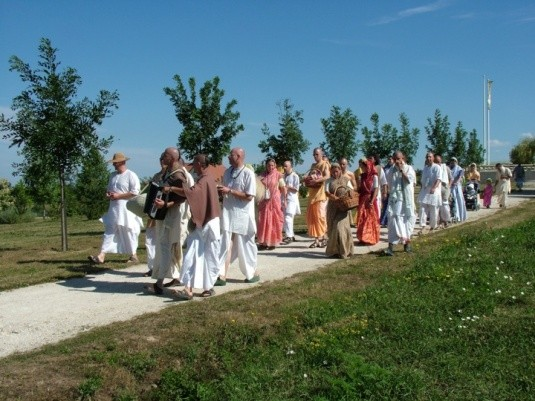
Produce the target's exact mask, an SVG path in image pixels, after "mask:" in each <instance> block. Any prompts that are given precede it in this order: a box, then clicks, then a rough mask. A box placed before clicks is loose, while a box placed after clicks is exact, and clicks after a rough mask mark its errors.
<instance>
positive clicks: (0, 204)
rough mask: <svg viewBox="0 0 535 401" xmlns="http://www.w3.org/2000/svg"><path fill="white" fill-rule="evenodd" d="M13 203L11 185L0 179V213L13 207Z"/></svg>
mask: <svg viewBox="0 0 535 401" xmlns="http://www.w3.org/2000/svg"><path fill="white" fill-rule="evenodd" d="M13 201H14V199H13V193H12V188H11V184H10V183H9V181H8V180H6V179H5V178H0V211H2V210H5V209H7V208H9V207H11V206H13Z"/></svg>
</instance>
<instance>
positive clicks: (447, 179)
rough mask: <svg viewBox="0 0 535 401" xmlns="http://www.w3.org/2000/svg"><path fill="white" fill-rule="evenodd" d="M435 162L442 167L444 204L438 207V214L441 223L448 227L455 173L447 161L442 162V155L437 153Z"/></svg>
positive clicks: (442, 196) (441, 180)
mask: <svg viewBox="0 0 535 401" xmlns="http://www.w3.org/2000/svg"><path fill="white" fill-rule="evenodd" d="M435 163H436V164H437V165H438V166H439V168H440V183H441V184H440V185H441V188H440V195H441V198H442V204H441V205H440V206H439V208H438V215H439V218H440V223H442V224H443V225H444V228H446V227H447V226H448V225H449V223H450V221H451V210H450V185H451V181H452V180H453V175H452V174H451V170H450V168H449V167H448V166H447V165H446V163H442V156H440V155H435Z"/></svg>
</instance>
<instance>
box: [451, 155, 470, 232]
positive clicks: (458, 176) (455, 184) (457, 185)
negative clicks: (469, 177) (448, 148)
mask: <svg viewBox="0 0 535 401" xmlns="http://www.w3.org/2000/svg"><path fill="white" fill-rule="evenodd" d="M450 169H451V174H452V176H453V180H452V181H451V186H450V190H451V197H452V198H453V205H454V214H455V219H456V220H457V221H458V222H461V221H465V220H466V204H465V203H464V195H463V179H464V169H463V168H462V167H461V166H459V162H458V161H457V158H456V157H452V158H451V159H450Z"/></svg>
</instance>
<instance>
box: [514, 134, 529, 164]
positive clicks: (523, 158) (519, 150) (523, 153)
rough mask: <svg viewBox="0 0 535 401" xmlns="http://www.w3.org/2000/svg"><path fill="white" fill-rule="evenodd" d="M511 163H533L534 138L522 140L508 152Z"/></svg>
mask: <svg viewBox="0 0 535 401" xmlns="http://www.w3.org/2000/svg"><path fill="white" fill-rule="evenodd" d="M509 157H510V158H511V163H514V164H518V163H521V164H533V163H535V138H524V139H522V140H521V141H520V142H519V143H518V144H517V145H515V146H514V147H513V148H512V149H511V151H510V152H509Z"/></svg>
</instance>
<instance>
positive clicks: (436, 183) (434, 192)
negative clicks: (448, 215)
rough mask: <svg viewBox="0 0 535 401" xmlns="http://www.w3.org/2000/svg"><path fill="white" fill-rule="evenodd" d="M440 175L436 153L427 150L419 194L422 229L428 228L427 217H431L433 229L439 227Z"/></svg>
mask: <svg viewBox="0 0 535 401" xmlns="http://www.w3.org/2000/svg"><path fill="white" fill-rule="evenodd" d="M440 175H441V174H440V167H439V166H438V164H435V155H434V154H433V153H432V152H427V154H426V155H425V165H424V169H423V170H422V182H421V184H422V189H421V190H420V194H419V195H418V202H419V203H420V227H421V228H422V230H424V229H426V228H427V217H429V227H430V228H431V230H435V229H436V228H437V227H438V208H439V207H440V205H442V195H441V192H440V190H441V181H440Z"/></svg>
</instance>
